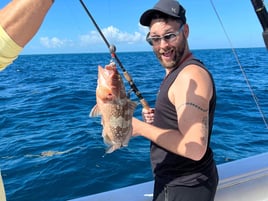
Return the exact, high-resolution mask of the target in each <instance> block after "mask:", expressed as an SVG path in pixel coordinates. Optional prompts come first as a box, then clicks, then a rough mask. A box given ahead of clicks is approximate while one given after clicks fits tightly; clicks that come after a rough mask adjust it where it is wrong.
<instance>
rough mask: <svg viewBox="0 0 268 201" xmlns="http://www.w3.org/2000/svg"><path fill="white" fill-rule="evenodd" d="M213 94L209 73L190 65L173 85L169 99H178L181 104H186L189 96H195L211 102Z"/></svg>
mask: <svg viewBox="0 0 268 201" xmlns="http://www.w3.org/2000/svg"><path fill="white" fill-rule="evenodd" d="M212 92H213V84H212V80H211V77H210V75H209V73H208V71H206V70H205V69H203V68H201V67H200V66H198V65H188V66H186V67H185V68H184V69H183V70H182V71H181V72H180V73H179V75H178V76H177V78H176V80H175V81H174V83H173V84H172V86H171V88H170V93H169V97H170V99H171V100H172V99H173V98H176V97H177V99H180V101H179V102H184V101H185V100H186V99H188V98H189V94H195V95H198V96H201V97H203V98H204V99H206V100H209V99H210V98H211V96H212Z"/></svg>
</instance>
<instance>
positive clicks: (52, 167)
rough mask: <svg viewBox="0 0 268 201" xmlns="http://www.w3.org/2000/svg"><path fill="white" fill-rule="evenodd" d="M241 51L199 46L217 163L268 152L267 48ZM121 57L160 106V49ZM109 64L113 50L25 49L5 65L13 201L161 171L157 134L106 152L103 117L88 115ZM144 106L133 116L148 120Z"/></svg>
mask: <svg viewBox="0 0 268 201" xmlns="http://www.w3.org/2000/svg"><path fill="white" fill-rule="evenodd" d="M235 52H236V54H237V56H238V59H237V58H236V57H235V56H234V54H233V53H234V52H233V51H232V50H231V49H217V50H194V51H193V53H194V55H195V56H196V57H197V58H199V59H201V60H202V61H203V62H204V63H205V64H206V66H207V68H208V69H209V70H210V71H211V73H212V74H213V77H214V79H215V83H216V87H217V107H216V114H215V121H214V122H215V123H214V127H213V136H212V139H211V141H212V143H211V146H212V149H213V150H214V154H215V160H216V162H217V164H222V163H226V162H229V161H234V160H237V159H241V158H244V157H249V156H253V155H256V154H260V153H263V152H267V150H268V129H267V123H266V121H267V116H268V52H267V50H266V49H265V48H246V49H236V50H235ZM117 56H118V58H119V59H120V60H121V62H122V64H123V65H124V67H125V68H126V69H127V71H128V72H129V74H130V75H131V76H132V78H133V80H134V82H135V84H136V85H137V87H138V89H139V90H140V91H141V93H142V95H143V97H144V98H145V99H146V100H147V102H148V103H149V105H150V106H151V107H154V101H155V97H156V94H157V91H158V87H159V84H160V82H161V80H162V78H163V77H164V70H163V68H162V67H161V66H160V64H159V63H158V61H157V59H156V58H155V55H154V54H153V53H152V52H137V53H134V52H131V53H118V54H117ZM109 62H110V55H109V54H108V53H98V54H53V55H21V56H20V57H19V58H18V59H17V60H16V61H15V62H14V63H13V64H12V65H11V66H10V67H9V68H7V69H6V70H5V71H3V72H1V73H0V80H1V81H0V105H1V107H0V137H1V146H0V168H1V172H2V177H3V181H4V185H5V190H6V194H7V200H8V201H37V200H38V201H65V200H69V199H74V198H78V197H83V196H87V195H90V194H95V193H99V192H103V191H107V190H112V189H116V188H120V187H125V186H129V185H133V184H138V183H141V182H146V181H150V180H152V179H153V178H152V172H151V167H150V161H149V141H147V140H145V139H144V138H142V137H136V138H133V139H131V141H130V143H129V146H128V147H126V148H123V149H120V150H118V151H115V152H113V153H112V154H105V149H106V146H105V144H104V143H103V140H102V137H101V132H102V127H101V124H100V118H89V116H88V114H89V111H90V110H91V108H92V107H93V106H94V105H95V103H96V102H95V89H96V85H97V66H98V65H102V66H104V65H105V64H108V63H109ZM119 71H120V68H119ZM120 72H121V71H120ZM125 86H126V89H127V90H128V91H129V90H130V87H129V85H128V83H127V82H125ZM130 98H131V99H132V100H133V101H137V102H138V99H137V98H136V96H135V95H134V94H133V93H131V94H130ZM256 103H257V104H256ZM141 109H142V106H141V105H140V104H139V105H138V107H137V109H136V110H135V114H134V116H136V117H138V118H141Z"/></svg>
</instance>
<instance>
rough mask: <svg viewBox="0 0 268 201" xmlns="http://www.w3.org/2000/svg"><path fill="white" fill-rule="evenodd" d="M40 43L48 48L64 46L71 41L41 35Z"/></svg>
mask: <svg viewBox="0 0 268 201" xmlns="http://www.w3.org/2000/svg"><path fill="white" fill-rule="evenodd" d="M40 43H41V45H43V46H44V47H46V48H62V47H64V46H69V45H70V44H71V41H68V40H61V39H59V38H57V37H52V38H49V37H41V38H40Z"/></svg>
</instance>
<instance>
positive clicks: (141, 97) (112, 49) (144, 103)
mask: <svg viewBox="0 0 268 201" xmlns="http://www.w3.org/2000/svg"><path fill="white" fill-rule="evenodd" d="M80 3H81V5H82V6H83V8H84V10H85V11H86V13H87V15H88V16H89V18H90V19H91V21H92V22H93V24H94V26H95V27H96V29H97V30H98V32H99V34H100V35H101V37H102V39H103V41H104V42H105V44H106V45H107V47H108V49H109V50H110V53H111V56H112V58H114V59H115V60H116V62H117V63H118V64H119V66H120V68H121V70H122V71H123V75H124V77H125V79H126V80H127V81H128V83H129V85H130V87H131V89H132V90H133V92H134V93H135V94H136V96H137V97H138V98H139V100H140V102H141V104H142V106H143V108H145V109H150V106H149V105H148V103H147V101H146V100H145V99H144V98H143V96H142V94H141V93H140V91H139V90H138V88H137V86H136V85H135V83H134V81H133V80H132V78H131V76H130V74H129V73H128V72H127V71H126V69H125V68H124V66H123V64H122V63H121V61H120V60H119V58H118V57H117V55H116V53H115V51H116V47H115V46H114V45H110V43H109V42H108V40H107V39H106V38H105V36H104V35H103V33H102V31H101V29H100V28H99V26H98V24H97V23H96V21H95V20H94V18H93V16H92V15H91V14H90V12H89V10H88V9H87V7H86V5H85V4H84V2H83V0H80Z"/></svg>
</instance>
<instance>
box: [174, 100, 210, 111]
mask: <svg viewBox="0 0 268 201" xmlns="http://www.w3.org/2000/svg"><path fill="white" fill-rule="evenodd" d="M185 105H189V106H192V107H195V108H196V109H198V110H200V111H202V112H207V111H208V109H204V108H202V107H201V106H199V105H197V104H195V103H192V102H187V103H183V104H181V105H180V106H179V107H177V110H179V109H180V108H181V107H183V106H185Z"/></svg>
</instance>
